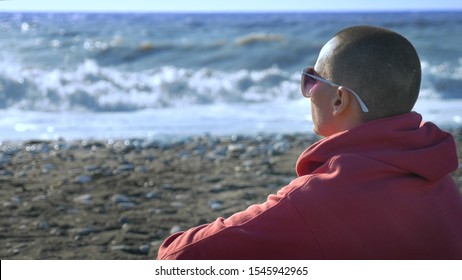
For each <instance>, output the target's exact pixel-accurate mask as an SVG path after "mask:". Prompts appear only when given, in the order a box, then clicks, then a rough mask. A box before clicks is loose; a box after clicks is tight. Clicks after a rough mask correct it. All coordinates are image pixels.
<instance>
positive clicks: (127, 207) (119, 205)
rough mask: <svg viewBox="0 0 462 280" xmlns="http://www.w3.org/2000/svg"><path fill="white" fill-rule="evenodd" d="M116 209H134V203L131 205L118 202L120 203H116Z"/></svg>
mask: <svg viewBox="0 0 462 280" xmlns="http://www.w3.org/2000/svg"><path fill="white" fill-rule="evenodd" d="M117 207H118V208H122V209H129V208H133V207H135V203H133V202H120V203H117Z"/></svg>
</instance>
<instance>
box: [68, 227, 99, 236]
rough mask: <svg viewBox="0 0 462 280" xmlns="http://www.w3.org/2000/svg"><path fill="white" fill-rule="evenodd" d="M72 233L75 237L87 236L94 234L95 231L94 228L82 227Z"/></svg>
mask: <svg viewBox="0 0 462 280" xmlns="http://www.w3.org/2000/svg"><path fill="white" fill-rule="evenodd" d="M72 232H74V233H75V234H77V235H89V234H92V233H95V232H96V229H95V228H94V227H83V228H77V229H74V230H73V231H72Z"/></svg>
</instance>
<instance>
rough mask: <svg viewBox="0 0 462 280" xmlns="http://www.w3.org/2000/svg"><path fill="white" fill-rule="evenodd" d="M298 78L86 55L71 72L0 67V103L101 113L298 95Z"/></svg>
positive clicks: (2, 105)
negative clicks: (135, 66)
mask: <svg viewBox="0 0 462 280" xmlns="http://www.w3.org/2000/svg"><path fill="white" fill-rule="evenodd" d="M298 80H299V76H298V75H290V74H289V73H287V72H285V71H283V70H281V69H278V68H269V69H265V70H261V71H249V70H239V71H235V72H224V71H218V70H213V69H209V68H202V69H199V70H193V69H185V68H178V67H174V66H163V67H160V68H157V69H150V70H144V71H138V72H128V71H121V70H116V69H114V68H110V67H102V66H100V65H98V63H97V62H96V61H94V60H89V59H87V60H85V61H84V62H83V63H81V64H79V65H78V66H77V69H75V70H74V71H69V70H60V69H54V70H52V71H47V70H43V69H38V68H24V67H21V65H20V64H10V67H9V68H6V70H0V108H2V109H9V108H12V109H21V110H38V111H82V110H83V111H94V112H104V111H135V110H142V109H155V108H165V107H172V106H184V105H187V104H213V103H261V102H266V101H270V100H274V99H278V98H279V99H283V100H287V99H296V98H298V97H299V96H298Z"/></svg>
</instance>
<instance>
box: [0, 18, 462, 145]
mask: <svg viewBox="0 0 462 280" xmlns="http://www.w3.org/2000/svg"><path fill="white" fill-rule="evenodd" d="M353 25H376V26H381V27H385V28H389V29H392V30H394V31H397V32H399V33H400V34H402V35H404V36H405V37H407V38H408V39H409V40H410V41H411V42H412V43H413V44H414V46H415V47H416V49H417V51H418V53H419V56H420V59H421V63H422V71H423V72H422V73H423V79H422V85H421V93H420V97H419V99H418V101H417V104H416V105H415V108H414V110H415V111H417V112H419V113H421V114H422V115H423V117H424V120H425V121H432V122H434V123H436V124H438V125H439V126H441V127H443V128H445V129H454V128H460V127H462V47H461V46H462V12H460V11H459V12H397V13H392V12H387V13H384V12H382V13H371V12H362V13H294V12H292V13H210V14H200V13H193V14H187V13H20V12H17V13H15V12H8V13H7V12H1V11H0V142H2V141H26V140H56V139H64V140H79V139H95V140H98V139H99V140H101V139H134V138H143V139H146V138H149V139H163V138H172V137H173V138H176V137H190V136H195V135H208V134H211V135H256V134H274V133H276V134H281V133H307V134H312V133H313V132H312V120H311V114H310V101H309V99H305V98H303V97H302V95H301V94H300V73H301V70H302V69H303V68H304V67H305V66H307V65H313V64H314V63H315V61H316V58H317V56H318V53H319V50H320V49H321V47H322V46H323V45H324V43H326V42H327V41H328V40H329V39H330V38H332V37H333V36H334V35H335V33H336V32H338V31H339V30H341V29H343V28H346V27H349V26H353Z"/></svg>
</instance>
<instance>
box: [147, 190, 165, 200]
mask: <svg viewBox="0 0 462 280" xmlns="http://www.w3.org/2000/svg"><path fill="white" fill-rule="evenodd" d="M144 196H145V197H146V198H148V199H158V198H161V197H162V193H161V192H158V191H150V192H148V193H146V194H145V195H144Z"/></svg>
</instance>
